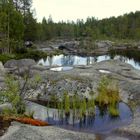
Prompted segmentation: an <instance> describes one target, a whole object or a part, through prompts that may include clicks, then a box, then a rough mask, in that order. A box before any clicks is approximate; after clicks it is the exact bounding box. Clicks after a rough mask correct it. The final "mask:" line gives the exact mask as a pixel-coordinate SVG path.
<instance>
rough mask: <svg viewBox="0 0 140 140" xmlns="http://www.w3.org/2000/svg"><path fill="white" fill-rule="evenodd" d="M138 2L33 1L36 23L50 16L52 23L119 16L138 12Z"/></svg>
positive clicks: (139, 2) (110, 0)
mask: <svg viewBox="0 0 140 140" xmlns="http://www.w3.org/2000/svg"><path fill="white" fill-rule="evenodd" d="M139 5H140V0H33V7H34V8H35V9H36V12H37V18H38V21H41V20H42V18H43V17H44V16H45V17H46V18H48V17H49V15H52V17H53V20H54V21H56V22H57V21H61V20H64V21H67V20H74V21H76V19H86V18H87V17H88V16H89V17H91V16H93V17H97V18H99V19H102V18H106V17H110V16H119V15H122V14H124V13H128V12H131V11H133V12H134V11H136V10H140V8H139Z"/></svg>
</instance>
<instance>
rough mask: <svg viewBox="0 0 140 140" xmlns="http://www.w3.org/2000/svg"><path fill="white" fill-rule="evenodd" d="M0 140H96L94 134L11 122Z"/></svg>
mask: <svg viewBox="0 0 140 140" xmlns="http://www.w3.org/2000/svg"><path fill="white" fill-rule="evenodd" d="M0 140H96V139H95V135H94V134H86V133H79V132H73V131H67V130H64V129H60V128H57V127H53V126H48V127H35V126H30V125H25V124H20V123H17V122H13V123H12V126H10V128H9V129H8V132H7V133H6V134H5V135H4V136H2V137H1V138H0Z"/></svg>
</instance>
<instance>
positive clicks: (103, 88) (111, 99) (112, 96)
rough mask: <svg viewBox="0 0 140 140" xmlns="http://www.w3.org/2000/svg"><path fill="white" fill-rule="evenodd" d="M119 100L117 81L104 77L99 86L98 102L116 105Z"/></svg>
mask: <svg viewBox="0 0 140 140" xmlns="http://www.w3.org/2000/svg"><path fill="white" fill-rule="evenodd" d="M119 101H120V96H119V88H118V86H117V83H116V82H115V81H113V80H111V79H108V78H107V77H103V78H102V79H101V81H100V83H99V86H98V96H97V98H96V102H97V103H98V105H99V106H106V105H109V104H113V105H115V104H116V103H118V102H119Z"/></svg>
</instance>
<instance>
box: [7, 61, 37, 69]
mask: <svg viewBox="0 0 140 140" xmlns="http://www.w3.org/2000/svg"><path fill="white" fill-rule="evenodd" d="M33 65H36V62H35V61H34V60H33V59H20V60H9V61H7V62H6V63H5V64H4V67H5V68H13V67H31V66H33Z"/></svg>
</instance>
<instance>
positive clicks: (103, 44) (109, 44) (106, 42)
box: [95, 40, 113, 48]
mask: <svg viewBox="0 0 140 140" xmlns="http://www.w3.org/2000/svg"><path fill="white" fill-rule="evenodd" d="M112 44H113V42H111V41H109V40H102V41H96V42H95V46H96V47H97V48H110V47H112Z"/></svg>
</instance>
